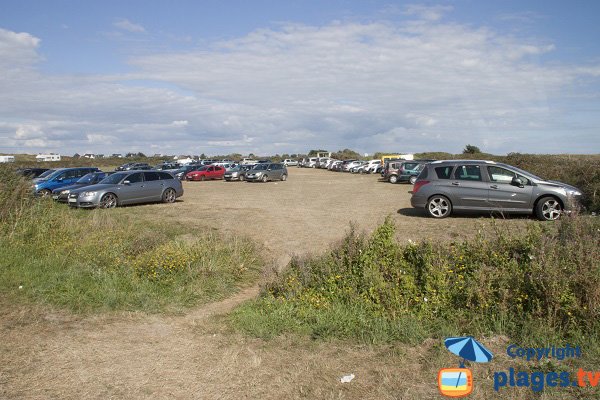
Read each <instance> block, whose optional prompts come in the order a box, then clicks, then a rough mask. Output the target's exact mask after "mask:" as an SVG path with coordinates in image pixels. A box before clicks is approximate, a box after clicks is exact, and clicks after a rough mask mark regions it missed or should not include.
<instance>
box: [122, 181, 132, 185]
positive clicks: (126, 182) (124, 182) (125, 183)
mask: <svg viewBox="0 0 600 400" xmlns="http://www.w3.org/2000/svg"><path fill="white" fill-rule="evenodd" d="M123 185H131V182H129V181H123Z"/></svg>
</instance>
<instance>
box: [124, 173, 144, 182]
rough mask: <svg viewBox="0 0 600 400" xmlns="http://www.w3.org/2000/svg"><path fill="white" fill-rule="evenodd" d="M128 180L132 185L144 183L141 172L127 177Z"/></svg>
mask: <svg viewBox="0 0 600 400" xmlns="http://www.w3.org/2000/svg"><path fill="white" fill-rule="evenodd" d="M127 180H128V181H129V182H130V183H138V182H143V181H144V178H143V175H142V173H141V172H137V173H135V174H131V175H129V176H128V177H127Z"/></svg>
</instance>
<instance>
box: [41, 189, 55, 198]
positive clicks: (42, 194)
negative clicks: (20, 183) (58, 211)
mask: <svg viewBox="0 0 600 400" xmlns="http://www.w3.org/2000/svg"><path fill="white" fill-rule="evenodd" d="M38 194H39V195H40V196H42V197H49V196H50V195H51V194H52V192H51V191H49V190H48V189H42V190H40V191H39V192H38Z"/></svg>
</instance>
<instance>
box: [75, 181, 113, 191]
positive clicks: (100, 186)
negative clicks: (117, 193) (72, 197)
mask: <svg viewBox="0 0 600 400" xmlns="http://www.w3.org/2000/svg"><path fill="white" fill-rule="evenodd" d="M115 186H120V185H117V184H112V183H111V184H108V183H97V184H95V185H89V186H83V187H79V188H77V189H75V190H71V193H81V192H90V191H97V190H106V189H108V188H111V187H115Z"/></svg>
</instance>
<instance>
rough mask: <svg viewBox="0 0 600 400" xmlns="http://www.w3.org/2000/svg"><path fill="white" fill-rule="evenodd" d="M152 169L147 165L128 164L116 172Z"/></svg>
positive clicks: (116, 169) (118, 168)
mask: <svg viewBox="0 0 600 400" xmlns="http://www.w3.org/2000/svg"><path fill="white" fill-rule="evenodd" d="M150 169H152V167H151V166H150V165H148V164H147V163H127V164H123V165H121V166H120V167H117V168H115V171H134V170H150Z"/></svg>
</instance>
